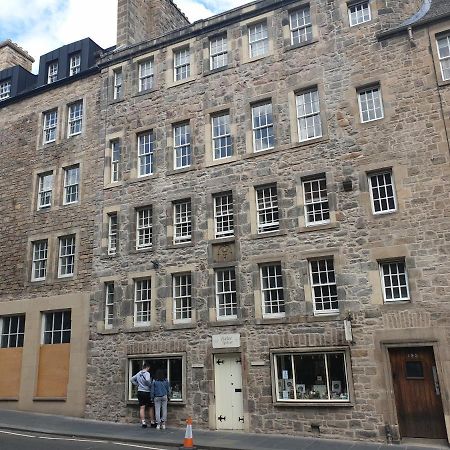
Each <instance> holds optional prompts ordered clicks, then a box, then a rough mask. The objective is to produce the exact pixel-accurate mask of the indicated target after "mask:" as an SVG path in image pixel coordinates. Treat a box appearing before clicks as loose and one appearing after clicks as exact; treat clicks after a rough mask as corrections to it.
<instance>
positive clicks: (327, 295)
mask: <svg viewBox="0 0 450 450" xmlns="http://www.w3.org/2000/svg"><path fill="white" fill-rule="evenodd" d="M309 274H310V279H311V290H312V299H313V305H314V314H315V315H320V314H337V313H338V312H339V301H338V295H337V284H336V275H335V272H334V259H333V258H322V259H313V260H310V261H309Z"/></svg>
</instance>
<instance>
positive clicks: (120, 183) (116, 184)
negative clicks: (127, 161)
mask: <svg viewBox="0 0 450 450" xmlns="http://www.w3.org/2000/svg"><path fill="white" fill-rule="evenodd" d="M120 186H123V180H122V181H117V182H116V183H108V184H105V185H104V186H103V189H112V188H115V187H120Z"/></svg>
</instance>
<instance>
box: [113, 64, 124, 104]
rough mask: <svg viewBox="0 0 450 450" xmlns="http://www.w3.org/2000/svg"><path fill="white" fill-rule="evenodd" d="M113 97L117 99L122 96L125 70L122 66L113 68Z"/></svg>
mask: <svg viewBox="0 0 450 450" xmlns="http://www.w3.org/2000/svg"><path fill="white" fill-rule="evenodd" d="M113 77H114V80H113V99H114V100H117V99H119V98H122V88H123V72H122V68H119V69H115V70H113Z"/></svg>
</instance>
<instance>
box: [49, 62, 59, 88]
mask: <svg viewBox="0 0 450 450" xmlns="http://www.w3.org/2000/svg"><path fill="white" fill-rule="evenodd" d="M57 79H58V61H52V62H51V63H50V64H49V65H48V69H47V83H48V84H50V83H54V82H55V81H56V80H57Z"/></svg>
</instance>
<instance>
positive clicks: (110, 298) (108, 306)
mask: <svg viewBox="0 0 450 450" xmlns="http://www.w3.org/2000/svg"><path fill="white" fill-rule="evenodd" d="M113 321H114V282H109V283H105V329H111V328H112V327H113Z"/></svg>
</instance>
